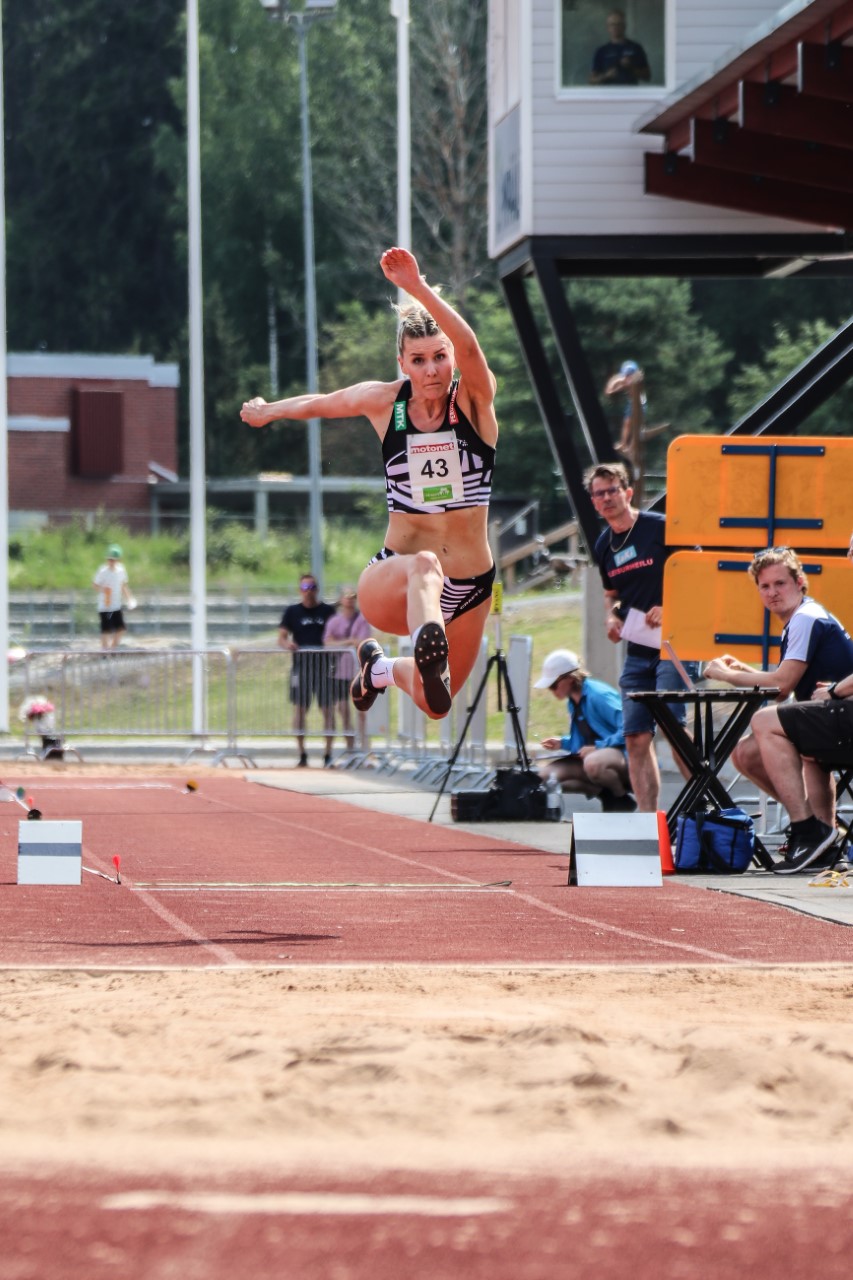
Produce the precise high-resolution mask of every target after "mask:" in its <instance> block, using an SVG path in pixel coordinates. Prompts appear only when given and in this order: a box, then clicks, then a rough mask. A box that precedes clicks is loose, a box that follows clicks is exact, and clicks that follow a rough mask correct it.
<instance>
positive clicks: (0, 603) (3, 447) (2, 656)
mask: <svg viewBox="0 0 853 1280" xmlns="http://www.w3.org/2000/svg"><path fill="white" fill-rule="evenodd" d="M4 138H5V132H4V121H3V11H2V3H0V733H8V732H9V662H8V659H7V657H6V652H7V650H8V648H9V451H8V442H9V417H8V396H7V390H6V194H5V187H6V158H5V147H4Z"/></svg>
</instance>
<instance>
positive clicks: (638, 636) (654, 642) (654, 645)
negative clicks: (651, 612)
mask: <svg viewBox="0 0 853 1280" xmlns="http://www.w3.org/2000/svg"><path fill="white" fill-rule="evenodd" d="M622 639H623V640H630V641H631V642H632V643H633V644H644V645H646V647H647V648H649V649H658V650H659V649H660V647H661V641H662V639H663V636H662V630H661V628H660V627H650V626H649V624H648V623H647V622H646V615H645V614H644V613H643V612H642V610H641V609H629V610H628V616H627V618H626V619H625V621H624V622H623V623H622Z"/></svg>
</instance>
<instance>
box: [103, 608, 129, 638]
mask: <svg viewBox="0 0 853 1280" xmlns="http://www.w3.org/2000/svg"><path fill="white" fill-rule="evenodd" d="M98 616H99V618H100V619H101V632H102V634H104V635H109V634H110V633H111V632H113V631H126V630H127V628H126V627H125V625H124V617H123V615H122V612H121V609H110V610H109V611H108V612H107V613H101V614H99V615H98Z"/></svg>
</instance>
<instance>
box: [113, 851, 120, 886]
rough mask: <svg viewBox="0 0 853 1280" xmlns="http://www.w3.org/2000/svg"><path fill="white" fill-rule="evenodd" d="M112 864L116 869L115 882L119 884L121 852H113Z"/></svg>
mask: <svg viewBox="0 0 853 1280" xmlns="http://www.w3.org/2000/svg"><path fill="white" fill-rule="evenodd" d="M113 866H114V867H115V869H116V884H121V871H120V870H119V868H120V867H121V854H119V853H114V854H113Z"/></svg>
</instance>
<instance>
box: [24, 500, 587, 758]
mask: <svg viewBox="0 0 853 1280" xmlns="http://www.w3.org/2000/svg"><path fill="white" fill-rule="evenodd" d="M382 533H383V528H382V527H376V528H374V527H372V526H371V524H370V523H369V522H368V521H367V520H365V522H364V523H363V524H361V525H357V524H353V522H352V520H348V521H346V522H344V521H339V520H335V519H329V520H327V522H326V543H325V550H326V581H327V590H326V597H327V599H332V598H334V592H335V590H336V588H337V587H338V586H339V585H341V584H342V583H345V582H354V581H356V580H357V578H358V575H359V573H360V571H361V569H362V568H363V566H364V565H365V564H366V563H367V561H368V560H369V559H370V557H371V556H372V555H373V554H374V553H375V551H376V549H377V548H378V547H379V546H381V544H382ZM207 534H208V536H207V551H208V588H209V589H210V590H211V591H215V590H217V589H219V590H225V591H228V590H231V591H238V590H239V591H243V590H249V591H257V592H263V591H264V590H270V591H275V592H276V594H278V595H283V596H284V595H287V594H288V593H290V592H293V591H295V579H296V578H297V576H298V574H299V573H300V571H301V570H302V569H303V568H305V567H307V566H308V563H309V560H310V557H309V549H308V535H307V531H306V532H304V533H303V532H289V533H281V532H272V533H270V534H269V535H268V536H267V537H264V538H261V537H259V536H258V535H257V534H255V533H254V531H253V530H251V529H248V528H246V527H245V526H244V525H240V524H237V523H235V522H233V521H228V520H225V519H224V518H221V517H219V516H217V514H216V513H215V512H209V513H208V531H207ZM113 542H117V543H119V544H120V545H121V547H122V551H123V557H124V562H125V564H126V566H127V569H128V574H129V576H130V581H131V584H132V587H133V589H134V590H135V591H140V590H141V591H146V590H147V591H151V592H153V591H157V590H160V591H182V590H187V589H188V588H189V544H188V540H187V538H186V537H184V536H182V535H180V534H174V533H163V534H160V535H158V536H154V537H152V536H141V535H133V534H131V533H129V532H128V530H127V529H125V528H123V527H122V526H121V525H119V524H114V523H111V522H109V521H108V520H106V519H104V518H95V519H93V520H91V521H76V522H72V523H69V524H64V525H61V526H48V527H47V528H45V529H43V530H37V531H36V530H32V531H27V532H23V533H18V534H15V535H13V536H12V537H11V538H10V548H9V550H10V565H9V570H10V574H9V577H10V589H11V590H12V591H68V590H80V589H84V588H87V587H88V586H89V584H90V582H91V580H92V575H93V573H94V572H95V569H96V568H97V566H98V564H100V563H101V561H102V559H103V557H104V553H105V551H106V548H107V546H108V545H109V544H110V543H113ZM496 629H497V628H496V622H495V620H494V619H491V620H490V622H489V625H488V635H489V638H490V641H491V645H490V652H491V651H493V649H494V644H495V639H496ZM501 631H502V644H503V646H504V648H505V649H506V648H508V644H509V637H510V636H511V635H527V636H530V637H531V638H532V640H533V668H532V670H533V678H534V679H535V677H536V675H537V674H538V672H539V670H540V668H541V665H542V660H543V658H544V656H545V654H546V653H548V652H549V651H550V650H551V649H558V648H569V649H574V650H575V651H578V652H579V651H580V638H581V604H580V599H579V597H577V596H576V595H574V594H571V593H570V592H568V591H562V592H558V593H554V594H552V595H547V596H546V595H543V594H537V593H530V594H528V595H518V596H511V597H505V603H504V614H503V617H502V619H501ZM268 643H269V644H271V645H272V644H274V643H275V636H274V634H271V636H270V638H269V641H268ZM258 680H259V681H260V686H259V689H257V690H256V689H255V688H254V680H253V677H252V676H248V678H247V679H245V680H244V681H243V683H242V684H241V688H244V689H245V697H246V700H247V705H251V706H253V707H254V708H255V709H256V710H257V709H259V708H261V707H262V706H263V705H264V696H263V694H264V690H268V689H269V682H270V676H269V674H268V673H267V674H266V675H265V676H260V675H259V676H258ZM112 696H113V699H114V700H115V699H116V698H118V700H119V701H118V703H116V702H115V701H113V703H112V704H111V710H112V712H113V713H115V714H116V715H118V716H119V722H122V721H123V722H124V723H125V724H127V725H131V724H134V723H139V721H138V716H139V713H140V711H141V709H142V708H141V705H140V697H141V695H140V693H139V691H138V690H135V689H131V688H128V689H127V690H126V691H125V693H124V694H122V691H121V690H120V689H115V690H114V691H113V695H112ZM222 697H224V693H223V692H222V691H220V690H219V689H218V688H216V689H211V700H212V703H211V707H210V710H211V713H212V716H211V721H212V722H213V721H214V720H215V721H217V722H219V721H221V719H222V716H223V714H224V708H223V707H222V706H221V705H220V702H221V699H222ZM144 701H145V699H144V696H143V697H142V698H141V702H142V704H144ZM214 703H215V706H214V705H213V704H214ZM122 704H124V705H122ZM487 708H488V716H487V723H488V729H487V733H488V737H489V739H492V740H494V739H498V740H500V739H501V738H502V736H503V722H504V712H501V711H499V710H498V707H497V677H496V675H494V676H493V678H492V679H491V681H490V685H489V688H488V689H487ZM464 717H465V708H464V707H462V706H459V707H458V709H457V724H458V731H459V732H461V728H462V725H463V724H464ZM250 718H251V719H254V713H253V715H252V716H251V717H250ZM261 718H262V719H263V720H264V726H263V727H264V729H265V730H266V731H267V732H272V731H274V726H273V725H272V724H269V725H268V724H267V720H268V719H269V717H267V716H263V717H261ZM11 719H12V723H13V725H14V724H15V723H16V715H15V709H14V708H13V714H12V717H11ZM110 722H111V723H115V721H114V720H113V718H112V715H111V716H110ZM565 724H566V714H565V708H563V707H561V706H559V705H558V704H557V703H556V702H555V701H554V699H553V697H552V696H551V694H550V693H548V692H547V691H542V690H536V689H532V688H531V692H530V715H529V725H528V741H529V742H531V743H536V742H538V741H539V740H540V739H541V738H543V737H548V736H550V735H552V734H556V733H558V732H560V731H561V730H562V729H563V728H564V727H565ZM437 739H438V729H437V727H436V726H435V725H430V726H429V729H428V741H430V742H435V741H437Z"/></svg>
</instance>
